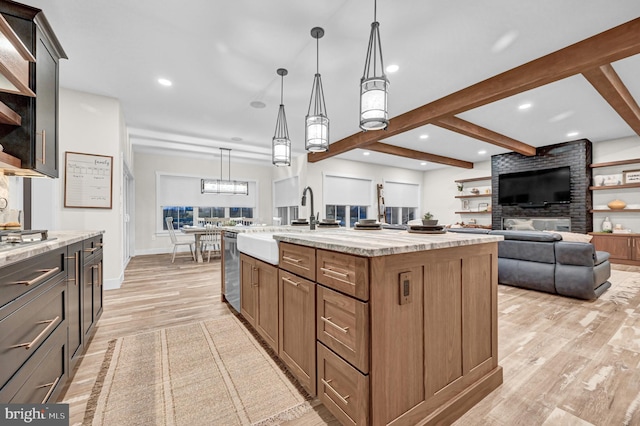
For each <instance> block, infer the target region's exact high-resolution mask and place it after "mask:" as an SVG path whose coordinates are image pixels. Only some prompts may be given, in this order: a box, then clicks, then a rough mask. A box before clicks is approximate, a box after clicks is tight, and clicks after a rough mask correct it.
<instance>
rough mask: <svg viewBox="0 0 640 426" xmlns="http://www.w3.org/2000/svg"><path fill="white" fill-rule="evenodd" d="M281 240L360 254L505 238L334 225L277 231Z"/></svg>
mask: <svg viewBox="0 0 640 426" xmlns="http://www.w3.org/2000/svg"><path fill="white" fill-rule="evenodd" d="M273 238H274V239H276V240H278V241H279V242H285V243H292V244H300V245H303V246H309V247H314V248H320V249H325V250H332V251H337V252H341V253H348V254H355V255H358V256H365V257H375V256H387V255H390V254H399V253H411V252H417V251H425V250H437V249H443V248H450V247H461V246H468V245H474V244H485V243H493V242H498V241H502V239H503V238H502V236H501V235H485V234H456V233H453V232H447V233H445V234H416V233H409V232H408V231H392V230H384V229H383V230H355V229H332V230H319V231H313V232H305V233H286V234H285V233H277V234H275V235H274V236H273Z"/></svg>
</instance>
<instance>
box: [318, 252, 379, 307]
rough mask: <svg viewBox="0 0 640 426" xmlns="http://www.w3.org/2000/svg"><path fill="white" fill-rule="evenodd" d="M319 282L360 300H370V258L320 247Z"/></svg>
mask: <svg viewBox="0 0 640 426" xmlns="http://www.w3.org/2000/svg"><path fill="white" fill-rule="evenodd" d="M317 276H318V279H317V281H318V283H320V284H324V285H326V286H327V287H329V288H332V289H334V290H338V291H339V292H341V293H346V294H348V295H350V296H353V297H356V298H358V299H360V300H365V301H367V300H369V260H368V259H367V258H366V257H360V256H353V255H350V254H344V253H337V252H333V251H326V250H320V249H318V252H317Z"/></svg>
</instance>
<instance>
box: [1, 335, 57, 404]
mask: <svg viewBox="0 0 640 426" xmlns="http://www.w3.org/2000/svg"><path fill="white" fill-rule="evenodd" d="M65 338H66V333H65V330H64V327H58V329H56V331H55V332H54V333H53V334H52V335H51V336H50V337H49V338H48V339H47V341H46V342H45V343H44V344H43V345H42V346H41V347H40V348H39V349H38V351H37V352H36V353H35V354H34V355H33V356H32V357H31V358H29V361H27V363H26V364H25V365H24V366H22V368H20V370H19V371H18V372H17V373H16V375H15V376H14V378H13V379H11V382H10V383H9V385H8V386H7V387H6V390H5V389H3V390H2V392H1V393H0V400H3V401H4V400H5V398H7V400H8V401H9V402H10V403H12V404H44V403H47V402H55V400H56V397H57V395H58V394H59V393H60V391H61V390H62V387H63V386H64V384H65V379H66V376H67V370H66V361H65V346H66V345H65ZM15 388H18V390H17V392H15V391H14V389H15ZM5 392H6V393H7V395H5ZM14 392H15V393H14ZM9 393H14V394H13V396H9V395H8V394H9Z"/></svg>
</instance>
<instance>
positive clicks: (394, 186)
mask: <svg viewBox="0 0 640 426" xmlns="http://www.w3.org/2000/svg"><path fill="white" fill-rule="evenodd" d="M384 194H385V205H386V208H385V222H387V223H389V224H394V225H399V224H402V225H406V224H407V222H409V221H410V220H414V219H416V217H417V212H418V206H419V205H420V185H418V184H414V183H403V182H391V181H385V182H384Z"/></svg>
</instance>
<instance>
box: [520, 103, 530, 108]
mask: <svg viewBox="0 0 640 426" xmlns="http://www.w3.org/2000/svg"><path fill="white" fill-rule="evenodd" d="M529 108H531V104H530V103H526V104H521V105H518V109H529Z"/></svg>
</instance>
